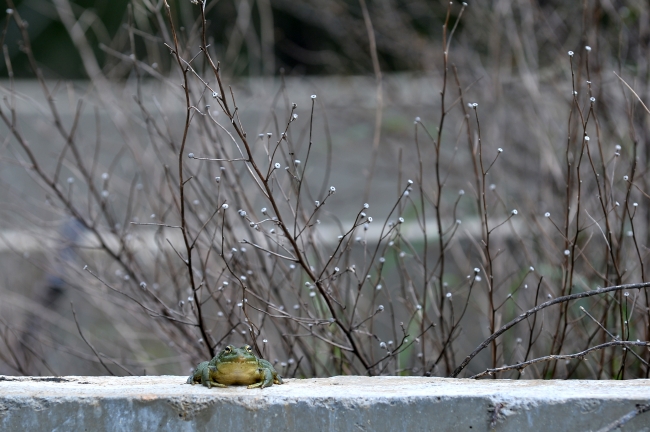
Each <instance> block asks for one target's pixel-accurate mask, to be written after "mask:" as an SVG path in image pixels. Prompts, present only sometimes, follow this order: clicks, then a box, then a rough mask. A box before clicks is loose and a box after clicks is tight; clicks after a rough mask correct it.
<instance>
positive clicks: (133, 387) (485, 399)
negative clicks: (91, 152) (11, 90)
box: [0, 376, 650, 432]
mask: <svg viewBox="0 0 650 432" xmlns="http://www.w3.org/2000/svg"><path fill="white" fill-rule="evenodd" d="M185 379H186V378H185V377H179V376H146V377H61V378H44V377H8V376H6V377H5V376H0V430H3V431H14V430H16V431H18V430H30V431H40V430H43V431H45V430H47V431H72V430H74V431H82V430H89V431H91V430H92V431H100V430H107V431H154V430H156V431H164V430H169V431H172V430H173V431H194V430H224V431H233V430H237V431H257V432H259V431H263V430H276V431H282V430H289V431H309V432H316V431H361V430H373V431H434V430H439V431H470V430H471V431H489V430H497V431H533V430H534V431H589V430H599V429H601V428H602V427H604V426H606V425H608V424H610V423H611V422H613V421H615V420H617V419H619V418H620V417H622V416H624V415H625V414H627V413H629V412H631V411H633V410H634V409H635V406H636V404H639V403H642V404H645V403H649V402H650V380H634V381H533V380H521V381H507V380H482V381H473V380H466V379H446V378H415V377H374V378H368V377H349V376H348V377H333V378H322V379H305V380H298V379H293V380H287V382H286V384H285V385H282V386H279V385H274V386H272V387H270V388H266V389H263V390H259V389H254V390H248V389H246V388H245V387H231V388H226V389H219V388H213V389H207V388H205V387H202V386H199V385H195V386H190V385H187V384H184V383H185ZM644 416H646V417H644ZM623 430H630V431H644V430H645V431H650V414H641V415H640V416H638V417H636V418H634V419H633V420H631V421H630V422H628V423H626V424H625V427H624V428H623Z"/></svg>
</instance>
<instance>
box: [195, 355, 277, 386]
mask: <svg viewBox="0 0 650 432" xmlns="http://www.w3.org/2000/svg"><path fill="white" fill-rule="evenodd" d="M199 383H200V384H203V385H204V386H206V387H208V388H212V387H213V386H214V387H228V386H229V385H245V386H248V387H247V388H249V389H252V388H261V389H263V388H265V387H270V386H272V385H273V384H284V381H283V380H282V377H281V376H280V375H279V374H278V372H277V371H276V370H275V368H274V367H273V365H272V364H271V363H270V362H268V361H267V360H264V359H261V358H258V357H257V356H256V355H255V354H253V348H252V347H251V346H250V345H244V346H243V347H241V348H236V347H234V346H233V345H228V346H227V347H225V348H224V349H223V350H221V352H219V354H217V355H216V356H215V357H214V358H213V359H212V360H210V361H204V362H201V363H199V365H198V366H197V367H196V368H195V369H194V371H193V372H192V374H191V375H190V376H189V378H188V379H187V384H192V385H194V384H199Z"/></svg>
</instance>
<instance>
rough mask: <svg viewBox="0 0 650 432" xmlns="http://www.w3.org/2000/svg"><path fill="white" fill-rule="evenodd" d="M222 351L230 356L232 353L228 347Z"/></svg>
mask: <svg viewBox="0 0 650 432" xmlns="http://www.w3.org/2000/svg"><path fill="white" fill-rule="evenodd" d="M224 351H225V352H226V354H230V353H231V352H232V347H231V346H230V345H228V346H227V347H226V349H224Z"/></svg>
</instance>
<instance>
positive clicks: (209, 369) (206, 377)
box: [201, 365, 226, 388]
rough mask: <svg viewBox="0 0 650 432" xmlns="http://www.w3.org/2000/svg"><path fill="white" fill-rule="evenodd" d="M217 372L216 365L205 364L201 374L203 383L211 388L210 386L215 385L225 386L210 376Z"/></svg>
mask: <svg viewBox="0 0 650 432" xmlns="http://www.w3.org/2000/svg"><path fill="white" fill-rule="evenodd" d="M216 373H217V367H216V366H212V365H206V367H205V368H204V369H203V373H202V375H201V380H202V382H203V385H204V386H206V387H207V388H212V386H215V387H226V386H225V385H223V384H221V383H218V382H216V381H215V380H213V379H212V378H213V377H214V375H216Z"/></svg>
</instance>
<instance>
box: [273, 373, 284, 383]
mask: <svg viewBox="0 0 650 432" xmlns="http://www.w3.org/2000/svg"><path fill="white" fill-rule="evenodd" d="M273 384H284V381H282V377H281V376H280V375H279V374H275V376H274V377H273Z"/></svg>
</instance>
